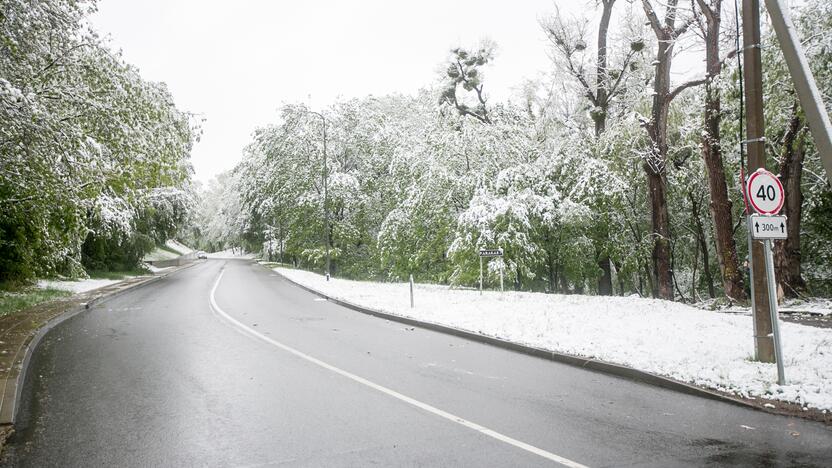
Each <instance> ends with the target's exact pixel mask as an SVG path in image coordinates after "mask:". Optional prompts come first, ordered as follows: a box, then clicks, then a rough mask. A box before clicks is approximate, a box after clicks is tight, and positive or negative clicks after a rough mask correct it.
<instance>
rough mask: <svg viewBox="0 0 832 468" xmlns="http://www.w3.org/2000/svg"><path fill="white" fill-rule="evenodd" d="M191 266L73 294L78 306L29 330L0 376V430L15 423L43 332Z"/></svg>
mask: <svg viewBox="0 0 832 468" xmlns="http://www.w3.org/2000/svg"><path fill="white" fill-rule="evenodd" d="M194 264H195V262H192V263H190V264H188V265H184V266H182V267H179V268H176V269H174V270H171V271H167V272H164V273H163V274H160V275H155V276H150V277H148V278H143V279H142V280H140V281H136V282H134V283H129V284H126V285H125V283H127V282H129V281H130V279H127V280H124V281H121V282H119V283H114V284H112V285H108V286H105V287H103V288H99V289H96V290H92V291H88V292H85V293H81V294H77V295H75V296H73V297H75V298H76V301H78V300H80V301H81V302H80V305H76V306H71V307H69V308H68V309H66V310H64V311H63V312H60V313H58V314H57V315H55V316H53V317H52V318H50V319H49V320H47V322H46V323H45V324H44V325H43V326H41V327H39V328H37V329H36V330H32V333H29V334H28V335H26V336H25V337H24V339H23V340H22V341H21V342H20V344H19V346H18V352H20V350H23V356H22V358H19V359H15V360H14V362H13V364H12V366H10V367H9V369H8V370H7V371H6V373H5V377H0V380H2V381H3V384H2V387H0V388H2V394H0V428H3V427H13V425H14V424H15V422H16V421H17V417H18V412H19V411H20V407H19V403H20V401H21V397H22V392H23V385H24V383H25V382H26V377H27V375H28V372H29V365H30V364H31V360H32V355H33V354H34V351H35V349H37V347H38V345H39V344H40V342H41V340H42V339H43V337H44V336H46V334H47V333H49V332H50V331H51V330H52V329H54V328H55V327H56V326H58V325H60V324H61V323H63V322H65V321H66V320H69V319H71V318H72V317H75V316H76V315H78V314H80V313H81V312H84V311H86V310H89V309H90V308H91V307H92V306H94V305H97V304H99V303H102V302H105V301H108V300H110V299H114V298H116V297H119V296H121V295H123V294H125V293H127V292H131V291H134V290H136V289H139V288H142V287H144V286H147V285H150V284H153V283H156V282H157V281H160V280H162V279H163V278H165V277H167V276H169V275H172V274H175V273H177V272H179V271H181V270H184V269H186V268H189V267H191V266H193V265H194ZM85 298H88V299H87V300H86V302H83V300H84V299H85ZM17 362H19V364H17ZM15 367H17V368H18V369H19V371H18V373H17V375H12V373H13V371H14V369H15ZM0 446H2V441H0Z"/></svg>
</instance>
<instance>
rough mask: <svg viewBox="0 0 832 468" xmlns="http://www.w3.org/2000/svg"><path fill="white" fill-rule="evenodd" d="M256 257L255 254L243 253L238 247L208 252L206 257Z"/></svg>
mask: <svg viewBox="0 0 832 468" xmlns="http://www.w3.org/2000/svg"><path fill="white" fill-rule="evenodd" d="M255 257H257V254H253V253H245V252H243V251H242V250H240V249H225V250H221V251H219V252H213V253H209V254H208V258H220V259H232V258H246V259H252V258H255Z"/></svg>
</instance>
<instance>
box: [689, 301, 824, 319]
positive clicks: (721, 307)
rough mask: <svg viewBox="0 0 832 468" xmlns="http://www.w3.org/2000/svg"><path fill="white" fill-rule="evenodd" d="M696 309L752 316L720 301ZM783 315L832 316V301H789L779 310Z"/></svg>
mask: <svg viewBox="0 0 832 468" xmlns="http://www.w3.org/2000/svg"><path fill="white" fill-rule="evenodd" d="M694 306H695V307H698V308H700V309H705V310H716V311H719V312H727V313H732V314H745V315H750V314H751V309H750V308H749V307H747V306H742V305H739V304H735V303H731V304H724V303H721V302H720V300H714V299H708V300H705V301H702V302H698V303H696V304H694ZM777 309H778V310H779V311H780V312H783V313H792V314H811V315H832V299H828V298H823V297H808V298H805V299H787V300H786V301H785V302H784V303H783V304H780V305H779V306H778V308H777Z"/></svg>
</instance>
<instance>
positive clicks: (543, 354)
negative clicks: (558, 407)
mask: <svg viewBox="0 0 832 468" xmlns="http://www.w3.org/2000/svg"><path fill="white" fill-rule="evenodd" d="M264 268H266V267H265V266H264ZM269 270H271V269H269ZM271 271H273V272H274V273H275V274H277V275H278V276H280V278H282V279H284V280H286V281H288V282H289V283H290V284H293V285H295V286H297V287H299V288H301V289H303V290H305V291H308V292H310V293H312V294H315V295H316V296H319V297H322V298H324V299H326V300H327V301H329V302H333V303H335V304H338V305H340V306H342V307H346V308H348V309H351V310H354V311H356V312H360V313H362V314H367V315H372V316H374V317H378V318H383V319H386V320H391V321H394V322H399V323H403V324H405V325H411V326H415V327H419V328H423V329H427V330H432V331H436V332H439V333H444V334H448V335H453V336H457V337H460V338H465V339H468V340H472V341H476V342H479V343H485V344H488V345H492V346H496V347H499V348H503V349H506V350H509V351H514V352H518V353H522V354H526V355H529V356H534V357H538V358H541V359H546V360H549V361H553V362H559V363H562V364H568V365H571V366H575V367H580V368H583V369H589V370H592V371H595V372H601V373H604V374H610V375H614V376H617V377H623V378H625V379H628V380H633V381H636V382H642V383H645V384H648V385H653V386H656V387H661V388H664V389H667V390H673V391H676V392H680V393H684V394H687V395H691V396H696V397H700V398H707V399H709V400H716V401H721V402H723V403H729V404H732V405H737V406H742V407H745V408H753V409H756V410H759V411H764V412H766V413H772V414H783V413H780V412H777V411H770V410H769V409H767V408H763V407H761V406H758V405H755V404H753V403H751V402H749V401H746V400H743V399H740V398H736V397H733V396H730V395H728V394H723V393H719V392H715V391H712V390H708V389H705V388H701V387H697V386H694V385H691V384H688V383H685V382H681V381H678V380H674V379H671V378H669V377H663V376H661V375H657V374H652V373H650V372H645V371H641V370H638V369H634V368H632V367H627V366H623V365H620V364H613V363H611V362H606V361H600V360H597V359H591V358H585V357H580V356H575V355H572V354H565V353H559V352H557V351H550V350H546V349H542V348H536V347H533V346H526V345H522V344H519V343H514V342H511V341H506V340H503V339H501V338H497V337H495V336H489V335H482V334H480V333H475V332H471V331H467V330H462V329H459V328H454V327H451V326H447V325H440V324H437V323H432V322H423V321H420V320H416V319H413V318H409V317H404V316H401V315H396V314H391V313H388V312H382V311H380V310H376V309H371V308H368V307H364V306H361V305H358V304H354V303H352V302H349V301H345V300H343V299H338V298H335V297H332V296H329V295H326V294H324V293H322V292H320V291H317V290H315V289H313V288H311V287H309V286H306V285H303V284H300V283H298V282H297V281H294V280H292V279H290V278H288V277H287V276H285V275H283V274H281V273H280V272H278V271H275V270H271Z"/></svg>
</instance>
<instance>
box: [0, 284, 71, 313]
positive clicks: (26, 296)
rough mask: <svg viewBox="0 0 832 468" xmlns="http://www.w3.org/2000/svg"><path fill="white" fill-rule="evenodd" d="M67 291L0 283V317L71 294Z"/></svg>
mask: <svg viewBox="0 0 832 468" xmlns="http://www.w3.org/2000/svg"><path fill="white" fill-rule="evenodd" d="M71 295H72V293H71V292H69V291H62V290H60V289H53V288H46V289H41V288H37V287H35V286H10V285H6V284H2V285H0V317H3V316H6V315H11V314H15V313H17V312H20V311H21V310H23V309H27V308H29V307H32V306H34V305H37V304H40V303H42V302H48V301H51V300H54V299H58V298H61V297H66V296H71Z"/></svg>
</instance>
